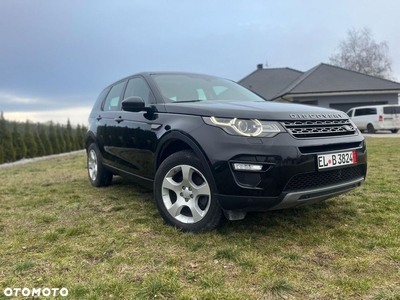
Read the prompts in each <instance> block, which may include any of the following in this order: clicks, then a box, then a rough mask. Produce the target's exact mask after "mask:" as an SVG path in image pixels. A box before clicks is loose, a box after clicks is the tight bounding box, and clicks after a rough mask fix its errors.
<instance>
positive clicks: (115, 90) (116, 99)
mask: <svg viewBox="0 0 400 300" xmlns="http://www.w3.org/2000/svg"><path fill="white" fill-rule="evenodd" d="M124 84H125V82H121V83H118V84H116V85H114V86H113V87H112V88H111V90H110V92H109V93H108V95H107V98H106V101H105V102H104V105H103V110H105V111H114V110H118V107H119V103H120V100H121V93H122V89H123V88H124Z"/></svg>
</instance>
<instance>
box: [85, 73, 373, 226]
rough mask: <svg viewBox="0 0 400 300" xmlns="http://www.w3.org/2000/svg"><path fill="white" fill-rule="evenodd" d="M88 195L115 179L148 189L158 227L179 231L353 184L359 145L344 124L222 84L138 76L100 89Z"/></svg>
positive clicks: (358, 177)
mask: <svg viewBox="0 0 400 300" xmlns="http://www.w3.org/2000/svg"><path fill="white" fill-rule="evenodd" d="M86 150H87V166H88V174H89V179H90V182H91V183H92V185H93V186H96V187H100V186H107V185H109V184H110V183H111V181H112V177H113V175H120V176H124V177H128V178H131V179H133V180H134V181H136V182H138V183H140V184H142V185H144V186H146V187H149V188H153V189H154V199H155V203H156V205H157V208H158V210H159V212H160V214H161V216H162V217H163V218H164V220H165V221H166V222H167V223H169V224H171V225H173V226H176V227H178V228H181V229H183V230H185V231H194V232H198V231H205V230H211V229H213V228H215V227H216V226H217V225H218V223H219V222H220V220H221V218H222V216H223V215H225V217H226V218H227V219H229V220H239V219H243V218H244V217H245V215H246V212H247V211H255V210H275V209H282V208H288V207H294V206H298V205H303V204H310V203H316V202H319V201H322V200H325V199H327V198H330V197H333V196H337V195H339V194H342V193H345V192H348V191H350V190H352V189H354V188H356V187H358V186H360V185H361V184H362V182H363V181H364V180H365V176H366V171H367V153H366V145H365V141H364V137H363V136H362V134H361V133H360V131H359V130H358V129H357V128H356V126H355V125H354V124H353V123H352V121H351V120H349V118H348V116H347V115H346V114H345V113H343V112H341V111H337V110H332V109H325V108H319V107H314V106H306V105H298V104H284V103H275V102H267V101H265V100H264V99H262V98H261V97H259V96H257V95H256V94H254V93H253V92H251V91H249V90H247V89H246V88H244V87H242V86H240V85H238V84H236V83H234V82H232V81H230V80H226V79H221V78H217V77H212V76H206V75H199V74H191V73H164V72H163V73H140V74H137V75H133V76H130V77H127V78H124V79H122V80H119V81H117V82H116V83H113V84H112V85H110V86H108V87H107V88H105V89H104V90H103V91H102V92H101V93H100V96H99V97H98V99H97V101H96V103H95V104H94V107H93V110H92V112H91V113H90V117H89V130H88V133H87V135H86Z"/></svg>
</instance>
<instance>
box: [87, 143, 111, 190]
mask: <svg viewBox="0 0 400 300" xmlns="http://www.w3.org/2000/svg"><path fill="white" fill-rule="evenodd" d="M87 169H88V176H89V180H90V183H91V184H92V185H93V186H96V187H100V186H108V185H110V184H111V181H112V177H113V174H112V173H111V172H109V171H107V170H106V169H105V168H104V166H103V164H102V163H101V160H100V151H99V148H98V147H97V145H96V144H95V143H92V144H91V145H90V146H89V148H88V152H87Z"/></svg>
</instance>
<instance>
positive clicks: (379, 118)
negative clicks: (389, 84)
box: [347, 105, 400, 133]
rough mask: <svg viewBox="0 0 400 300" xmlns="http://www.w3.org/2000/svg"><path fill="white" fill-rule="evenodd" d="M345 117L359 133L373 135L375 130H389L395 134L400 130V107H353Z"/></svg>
mask: <svg viewBox="0 0 400 300" xmlns="http://www.w3.org/2000/svg"><path fill="white" fill-rule="evenodd" d="M347 115H348V116H349V117H350V118H351V120H352V121H353V122H354V124H356V126H357V127H358V129H360V130H361V131H363V130H367V131H368V132H369V133H375V132H376V131H377V130H390V131H391V132H393V133H397V132H398V131H399V129H400V105H372V106H360V107H354V108H352V109H350V110H349V111H348V112H347Z"/></svg>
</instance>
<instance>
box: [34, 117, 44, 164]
mask: <svg viewBox="0 0 400 300" xmlns="http://www.w3.org/2000/svg"><path fill="white" fill-rule="evenodd" d="M40 126H41V125H40V123H38V124H37V127H36V128H35V130H34V131H33V137H34V139H35V142H36V145H37V154H36V156H45V155H46V151H45V149H44V145H43V141H42V140H41V139H40V137H39V127H40Z"/></svg>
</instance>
